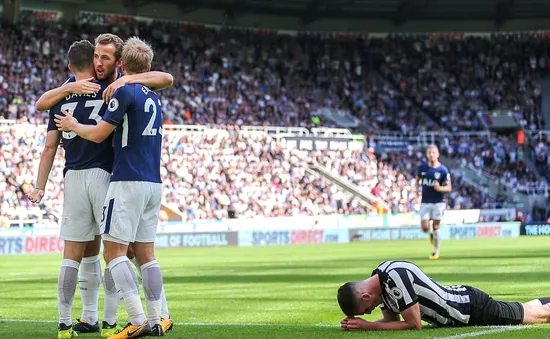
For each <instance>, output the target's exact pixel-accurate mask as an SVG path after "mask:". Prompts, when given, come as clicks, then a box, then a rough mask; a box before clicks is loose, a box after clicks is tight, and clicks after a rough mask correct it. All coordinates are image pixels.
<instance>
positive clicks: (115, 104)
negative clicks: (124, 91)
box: [109, 98, 118, 112]
mask: <svg viewBox="0 0 550 339" xmlns="http://www.w3.org/2000/svg"><path fill="white" fill-rule="evenodd" d="M117 108H118V100H117V99H116V98H112V99H111V101H109V111H110V112H114V111H116V110H117Z"/></svg>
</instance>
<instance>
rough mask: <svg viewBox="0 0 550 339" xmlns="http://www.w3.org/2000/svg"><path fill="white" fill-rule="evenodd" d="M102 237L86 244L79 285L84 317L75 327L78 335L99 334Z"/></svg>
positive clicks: (78, 320) (97, 237)
mask: <svg viewBox="0 0 550 339" xmlns="http://www.w3.org/2000/svg"><path fill="white" fill-rule="evenodd" d="M100 247H101V237H100V236H99V235H98V236H96V238H95V239H94V240H93V241H90V242H88V243H86V248H85V249H84V256H83V258H82V262H81V264H80V272H79V273H80V276H79V280H78V284H79V287H80V297H81V299H82V315H81V317H80V319H77V323H76V324H75V325H73V329H74V330H75V331H77V332H78V333H94V332H99V324H98V314H97V313H98V307H99V289H100V286H101V283H102V278H101V263H100V260H99V249H100Z"/></svg>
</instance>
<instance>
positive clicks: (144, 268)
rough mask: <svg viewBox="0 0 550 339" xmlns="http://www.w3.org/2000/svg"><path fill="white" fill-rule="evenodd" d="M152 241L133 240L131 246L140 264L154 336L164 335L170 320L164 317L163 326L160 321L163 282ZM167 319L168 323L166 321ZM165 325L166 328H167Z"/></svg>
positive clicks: (148, 319) (170, 324)
mask: <svg viewBox="0 0 550 339" xmlns="http://www.w3.org/2000/svg"><path fill="white" fill-rule="evenodd" d="M154 246H155V243H154V242H135V243H133V244H132V248H133V250H134V252H135V256H136V259H137V262H138V263H144V264H142V265H141V266H140V271H141V277H142V283H143V290H144V292H145V300H146V301H147V321H148V323H149V324H150V326H151V332H152V333H151V334H152V335H156V336H162V335H164V332H166V331H167V330H170V329H171V328H172V322H171V321H169V319H166V318H164V319H165V324H164V325H165V326H163V321H162V318H163V316H162V309H163V294H164V293H163V292H164V286H163V285H164V284H163V281H162V273H161V271H160V266H159V264H158V261H157V260H156V258H155V249H154ZM167 321H169V324H166V322H167ZM167 325H169V326H168V328H167Z"/></svg>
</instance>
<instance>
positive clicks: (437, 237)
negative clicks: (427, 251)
mask: <svg viewBox="0 0 550 339" xmlns="http://www.w3.org/2000/svg"><path fill="white" fill-rule="evenodd" d="M433 235H434V253H435V254H439V247H440V246H441V236H440V235H439V229H437V230H434V231H433Z"/></svg>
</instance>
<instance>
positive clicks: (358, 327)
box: [340, 318, 369, 331]
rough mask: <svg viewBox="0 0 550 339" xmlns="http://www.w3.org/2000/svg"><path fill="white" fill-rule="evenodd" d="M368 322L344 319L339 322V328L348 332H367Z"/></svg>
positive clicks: (358, 319)
mask: <svg viewBox="0 0 550 339" xmlns="http://www.w3.org/2000/svg"><path fill="white" fill-rule="evenodd" d="M368 324H369V322H368V321H366V320H365V319H362V318H345V319H343V320H342V321H341V322H340V326H341V327H342V328H343V329H344V330H348V331H362V330H367V329H368V326H369V325H368Z"/></svg>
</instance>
